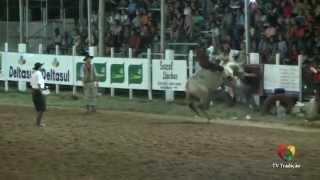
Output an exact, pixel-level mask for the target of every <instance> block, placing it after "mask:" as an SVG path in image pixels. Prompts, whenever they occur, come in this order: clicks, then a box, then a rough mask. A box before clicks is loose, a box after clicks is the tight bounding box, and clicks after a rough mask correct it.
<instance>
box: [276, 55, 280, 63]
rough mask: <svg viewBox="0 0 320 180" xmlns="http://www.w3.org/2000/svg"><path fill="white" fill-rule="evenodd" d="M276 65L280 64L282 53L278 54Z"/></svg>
mask: <svg viewBox="0 0 320 180" xmlns="http://www.w3.org/2000/svg"><path fill="white" fill-rule="evenodd" d="M276 65H280V54H279V53H277V54H276Z"/></svg>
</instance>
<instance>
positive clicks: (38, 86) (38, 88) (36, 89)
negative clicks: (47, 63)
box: [30, 62, 47, 127]
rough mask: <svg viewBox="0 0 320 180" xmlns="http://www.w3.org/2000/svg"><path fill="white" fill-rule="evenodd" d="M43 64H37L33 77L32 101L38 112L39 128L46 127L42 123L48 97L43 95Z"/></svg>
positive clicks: (37, 123) (37, 122) (31, 81)
mask: <svg viewBox="0 0 320 180" xmlns="http://www.w3.org/2000/svg"><path fill="white" fill-rule="evenodd" d="M42 65H43V64H41V63H38V62H37V63H36V64H35V65H34V67H33V70H34V71H33V73H32V75H31V80H30V84H31V88H32V101H33V104H34V107H35V109H36V111H37V113H38V114H37V119H36V125H37V126H38V127H44V126H45V125H44V124H43V123H42V116H43V113H44V112H45V111H46V109H47V105H46V97H45V95H44V94H43V90H44V79H43V76H42V73H41V71H40V69H41V67H42Z"/></svg>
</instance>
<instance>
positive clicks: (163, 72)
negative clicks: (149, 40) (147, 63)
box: [152, 60, 187, 91]
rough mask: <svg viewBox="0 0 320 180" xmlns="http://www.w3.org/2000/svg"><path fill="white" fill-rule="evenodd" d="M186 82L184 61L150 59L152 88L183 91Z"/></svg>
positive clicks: (185, 63)
mask: <svg viewBox="0 0 320 180" xmlns="http://www.w3.org/2000/svg"><path fill="white" fill-rule="evenodd" d="M186 82H187V62H186V61H182V60H181V61H164V60H153V61H152V89H155V90H174V91H184V90H185V85H186Z"/></svg>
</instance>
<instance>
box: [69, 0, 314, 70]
mask: <svg viewBox="0 0 320 180" xmlns="http://www.w3.org/2000/svg"><path fill="white" fill-rule="evenodd" d="M109 3H111V4H109V6H112V8H111V10H108V11H107V12H106V23H105V27H106V31H105V32H106V34H105V37H106V38H105V44H106V47H107V50H106V51H107V52H108V51H109V50H108V48H111V47H114V48H115V49H116V50H118V51H124V52H126V51H127V49H128V48H129V47H130V48H133V50H134V55H138V54H139V53H140V52H142V51H144V50H145V49H146V48H149V47H150V48H152V49H153V51H157V52H159V51H160V49H159V41H160V0H119V1H110V2H109ZM166 6H167V7H166V40H167V42H188V43H190V42H195V43H200V44H206V46H210V45H212V46H213V47H214V49H215V53H217V54H218V53H220V52H221V50H225V49H237V50H244V47H245V46H244V42H245V41H244V32H245V29H244V24H245V14H244V1H243V0H166ZM249 14H250V15H249V21H250V26H249V27H250V29H249V35H250V51H251V52H257V53H259V54H260V57H261V60H262V63H274V62H275V61H274V59H275V58H274V57H275V54H277V53H279V54H280V57H281V58H280V59H281V63H282V64H297V61H298V55H299V54H304V55H307V56H309V58H313V59H318V60H319V61H320V59H319V57H318V54H319V52H320V3H319V2H318V0H255V1H254V0H250V3H249ZM91 22H92V27H93V28H92V29H93V30H92V37H93V41H92V44H93V45H97V44H98V18H97V15H94V16H93V18H92V21H91ZM73 34H74V35H73V39H74V44H76V45H78V46H80V45H83V44H84V45H85V46H87V44H85V43H83V42H82V41H81V37H82V36H81V35H80V32H79V31H78V30H77V31H75V33H73ZM84 42H86V43H87V41H84Z"/></svg>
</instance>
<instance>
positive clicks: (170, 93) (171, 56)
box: [164, 50, 174, 102]
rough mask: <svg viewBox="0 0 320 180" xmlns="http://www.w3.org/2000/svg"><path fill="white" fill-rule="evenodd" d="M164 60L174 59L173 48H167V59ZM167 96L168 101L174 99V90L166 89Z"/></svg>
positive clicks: (170, 60) (171, 60)
mask: <svg viewBox="0 0 320 180" xmlns="http://www.w3.org/2000/svg"><path fill="white" fill-rule="evenodd" d="M164 61H167V62H173V61H174V51H173V50H166V51H165V60H164ZM165 98H166V102H172V101H174V91H173V90H166V91H165Z"/></svg>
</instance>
